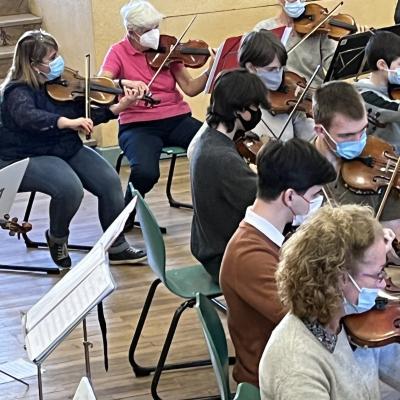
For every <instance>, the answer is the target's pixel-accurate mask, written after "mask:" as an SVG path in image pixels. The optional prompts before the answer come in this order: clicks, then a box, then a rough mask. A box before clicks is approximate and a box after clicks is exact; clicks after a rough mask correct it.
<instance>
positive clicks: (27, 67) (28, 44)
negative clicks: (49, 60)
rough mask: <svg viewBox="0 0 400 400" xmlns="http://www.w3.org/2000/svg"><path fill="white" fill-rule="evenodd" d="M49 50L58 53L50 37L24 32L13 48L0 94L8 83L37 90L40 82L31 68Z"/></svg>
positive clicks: (39, 32) (43, 32)
mask: <svg viewBox="0 0 400 400" xmlns="http://www.w3.org/2000/svg"><path fill="white" fill-rule="evenodd" d="M50 49H54V50H56V51H58V44H57V42H56V40H55V38H54V37H53V36H52V35H50V34H49V33H47V32H45V31H43V30H33V31H27V32H25V33H24V34H23V35H22V36H21V37H20V38H19V39H18V42H17V44H16V46H15V51H14V58H13V62H12V65H11V67H10V69H9V71H8V73H7V76H6V78H5V80H4V82H3V83H2V84H1V86H0V92H1V93H3V91H4V89H5V87H6V85H7V84H8V83H9V82H10V81H17V82H24V83H27V84H28V85H29V86H31V87H34V88H38V87H39V86H40V81H39V78H38V73H37V72H36V71H35V70H34V68H33V66H34V65H35V64H39V63H41V62H42V60H43V58H44V57H45V56H46V54H47V53H48V51H49V50H50Z"/></svg>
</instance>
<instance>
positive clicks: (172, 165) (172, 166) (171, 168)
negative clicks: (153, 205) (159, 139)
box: [166, 154, 193, 209]
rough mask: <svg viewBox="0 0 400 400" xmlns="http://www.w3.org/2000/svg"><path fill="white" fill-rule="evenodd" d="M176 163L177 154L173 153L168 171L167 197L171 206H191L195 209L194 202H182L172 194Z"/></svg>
mask: <svg viewBox="0 0 400 400" xmlns="http://www.w3.org/2000/svg"><path fill="white" fill-rule="evenodd" d="M175 163H176V154H172V156H171V163H170V165H169V172H168V179H167V187H166V194H167V198H168V201H169V205H170V207H175V208H180V207H182V208H190V209H193V205H192V204H188V203H181V202H179V201H176V200H175V199H174V198H173V197H172V194H171V188H172V178H173V177H174V171H175Z"/></svg>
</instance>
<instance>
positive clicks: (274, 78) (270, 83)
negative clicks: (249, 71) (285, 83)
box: [257, 67, 283, 91]
mask: <svg viewBox="0 0 400 400" xmlns="http://www.w3.org/2000/svg"><path fill="white" fill-rule="evenodd" d="M257 75H258V76H259V77H260V79H261V80H262V81H263V82H264V85H265V86H266V87H267V89H269V90H272V91H276V90H278V89H279V87H280V86H281V84H282V77H283V68H282V67H281V68H279V69H278V70H276V71H263V70H260V71H257Z"/></svg>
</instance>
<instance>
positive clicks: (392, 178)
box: [375, 157, 400, 221]
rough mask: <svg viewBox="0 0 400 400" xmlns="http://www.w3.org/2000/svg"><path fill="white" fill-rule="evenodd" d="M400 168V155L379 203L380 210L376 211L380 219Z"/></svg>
mask: <svg viewBox="0 0 400 400" xmlns="http://www.w3.org/2000/svg"><path fill="white" fill-rule="evenodd" d="M399 169H400V157H398V159H397V162H396V165H395V167H394V170H393V173H392V176H391V177H390V181H389V184H388V185H387V188H386V190H385V193H384V195H383V198H382V201H381V204H380V205H379V209H378V211H377V213H376V216H375V217H376V219H377V220H378V221H379V219H380V218H381V215H382V212H383V209H384V208H385V205H386V202H387V199H388V197H389V194H390V191H391V190H392V188H393V186H394V182H395V179H396V178H397V173H398V171H399Z"/></svg>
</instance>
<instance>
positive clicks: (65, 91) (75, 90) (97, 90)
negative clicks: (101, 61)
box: [46, 68, 160, 107]
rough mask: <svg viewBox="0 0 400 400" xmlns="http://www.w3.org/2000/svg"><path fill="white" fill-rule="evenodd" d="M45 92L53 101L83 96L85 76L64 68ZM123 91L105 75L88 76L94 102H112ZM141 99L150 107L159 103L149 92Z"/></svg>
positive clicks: (48, 83)
mask: <svg viewBox="0 0 400 400" xmlns="http://www.w3.org/2000/svg"><path fill="white" fill-rule="evenodd" d="M46 90H47V94H48V95H49V96H50V98H52V99H53V100H55V101H71V100H76V99H78V98H82V97H83V96H85V78H83V77H82V76H80V75H79V73H78V71H75V70H73V69H71V68H65V70H64V72H63V74H62V75H61V77H60V78H59V79H56V80H54V81H49V82H47V83H46ZM123 94H124V91H123V90H122V89H121V88H119V87H116V85H115V83H114V81H113V80H112V79H110V78H106V77H97V78H90V100H91V101H93V102H94V103H96V104H101V105H106V104H112V103H113V102H114V101H115V97H116V96H119V95H123ZM141 100H143V101H144V102H145V103H146V104H147V105H149V106H150V107H152V106H154V105H157V104H160V100H158V99H155V98H153V97H152V96H151V93H150V94H146V95H144V97H143V99H141Z"/></svg>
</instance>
